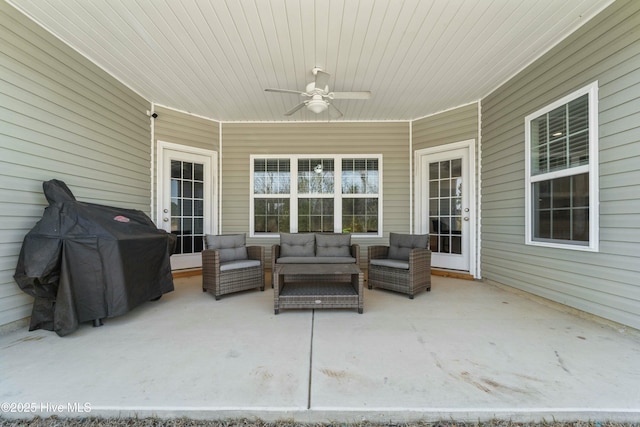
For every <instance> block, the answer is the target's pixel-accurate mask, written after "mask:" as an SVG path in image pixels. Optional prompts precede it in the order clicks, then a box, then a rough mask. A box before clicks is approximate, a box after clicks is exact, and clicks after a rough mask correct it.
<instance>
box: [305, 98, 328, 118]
mask: <svg viewBox="0 0 640 427" xmlns="http://www.w3.org/2000/svg"><path fill="white" fill-rule="evenodd" d="M316 96H318V97H319V95H314V97H313V99H311V100H309V101H307V108H308V109H309V110H310V111H313V112H314V113H316V114H320V113H322V112H323V111H325V110H326V109H327V108H329V103H328V102H327V101H325V100H324V99H322V97H320V99H316Z"/></svg>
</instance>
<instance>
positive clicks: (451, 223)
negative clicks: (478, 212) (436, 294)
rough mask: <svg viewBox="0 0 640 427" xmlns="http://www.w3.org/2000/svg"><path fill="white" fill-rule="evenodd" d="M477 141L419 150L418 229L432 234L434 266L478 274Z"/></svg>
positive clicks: (432, 259)
mask: <svg viewBox="0 0 640 427" xmlns="http://www.w3.org/2000/svg"><path fill="white" fill-rule="evenodd" d="M474 143H475V141H473V140H470V141H463V142H460V143H455V144H449V145H446V146H440V147H435V148H429V149H424V150H419V151H417V152H416V168H417V171H418V176H417V180H416V192H417V197H416V210H417V215H416V229H417V230H416V232H417V233H421V234H426V233H429V241H430V248H431V253H432V254H431V257H432V258H431V265H432V267H436V268H443V269H449V270H461V271H465V272H469V273H470V274H473V275H475V259H476V254H475V249H474V245H473V243H474V242H475V238H474V235H475V226H474V224H475V212H474V211H475V209H474V207H475V190H474V188H475V179H474V177H475V174H474V169H473V168H474V166H473V165H474V153H475V150H474V147H475V145H474Z"/></svg>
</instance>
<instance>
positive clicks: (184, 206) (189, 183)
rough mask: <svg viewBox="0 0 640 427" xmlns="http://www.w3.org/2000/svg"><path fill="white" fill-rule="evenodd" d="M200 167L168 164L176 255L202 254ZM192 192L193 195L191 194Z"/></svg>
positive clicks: (202, 202) (192, 164) (202, 222)
mask: <svg viewBox="0 0 640 427" xmlns="http://www.w3.org/2000/svg"><path fill="white" fill-rule="evenodd" d="M203 179H204V165H203V164H201V163H193V162H186V161H180V160H172V161H171V183H170V191H171V232H172V233H173V234H175V235H177V237H178V244H177V246H176V253H180V254H191V253H198V252H201V251H202V244H201V242H202V240H203V238H204V227H203V224H204V181H203ZM194 189H196V191H194Z"/></svg>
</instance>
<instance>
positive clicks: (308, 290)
mask: <svg viewBox="0 0 640 427" xmlns="http://www.w3.org/2000/svg"><path fill="white" fill-rule="evenodd" d="M273 277H274V279H273V282H274V283H273V308H274V311H275V314H278V313H279V312H280V309H281V308H357V309H358V313H360V314H362V312H363V301H362V299H363V298H362V296H363V291H362V290H363V284H362V282H363V274H362V271H361V270H360V268H358V267H357V266H356V265H355V264H278V265H276V267H275V274H274V276H273Z"/></svg>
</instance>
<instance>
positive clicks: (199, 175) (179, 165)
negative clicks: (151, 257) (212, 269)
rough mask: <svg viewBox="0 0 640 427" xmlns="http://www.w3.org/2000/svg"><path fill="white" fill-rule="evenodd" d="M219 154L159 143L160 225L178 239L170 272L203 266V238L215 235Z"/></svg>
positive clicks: (158, 217)
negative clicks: (215, 194)
mask: <svg viewBox="0 0 640 427" xmlns="http://www.w3.org/2000/svg"><path fill="white" fill-rule="evenodd" d="M215 165H216V153H215V152H214V151H209V150H202V149H197V148H192V147H186V146H181V145H177V144H171V143H166V142H162V141H158V192H157V194H158V215H157V222H158V224H159V225H158V226H159V227H160V228H162V229H164V230H166V231H167V232H169V233H173V234H175V235H176V236H177V240H178V241H177V247H176V251H175V253H174V255H172V256H171V269H172V270H179V269H185V268H197V267H201V266H202V256H201V254H200V252H202V249H203V238H204V236H205V234H214V233H215V220H214V215H215V197H214V189H215V188H216V187H215V174H214V168H215Z"/></svg>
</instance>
